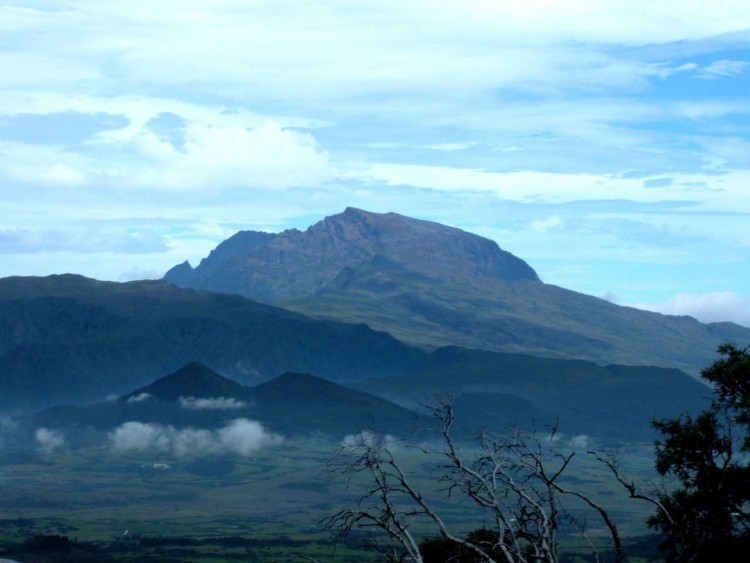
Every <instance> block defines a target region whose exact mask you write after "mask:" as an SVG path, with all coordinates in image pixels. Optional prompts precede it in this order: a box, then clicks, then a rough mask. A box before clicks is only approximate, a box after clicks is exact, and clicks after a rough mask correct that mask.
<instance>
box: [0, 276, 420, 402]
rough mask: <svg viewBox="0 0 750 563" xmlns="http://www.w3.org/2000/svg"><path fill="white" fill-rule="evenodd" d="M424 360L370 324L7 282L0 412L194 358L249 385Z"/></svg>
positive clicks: (108, 387) (222, 302) (112, 386)
mask: <svg viewBox="0 0 750 563" xmlns="http://www.w3.org/2000/svg"><path fill="white" fill-rule="evenodd" d="M422 356H423V353H421V352H419V351H417V350H415V349H413V348H410V347H409V346H407V345H405V344H402V343H401V342H399V341H397V340H396V339H394V338H393V337H391V336H390V335H387V334H385V333H382V332H375V331H373V330H371V329H369V328H368V327H366V326H365V325H352V324H345V323H337V322H331V321H321V320H313V319H310V318H308V317H305V316H303V315H300V314H297V313H292V312H290V311H286V310H284V309H280V308H277V307H271V306H268V305H262V304H259V303H254V302H252V301H249V300H247V299H244V298H242V297H239V296H236V295H226V294H219V293H209V292H200V291H195V290H191V289H180V288H176V287H174V286H171V285H169V284H165V283H163V282H158V281H143V282H129V283H113V282H101V281H96V280H92V279H87V278H84V277H81V276H75V275H61V276H50V277H46V278H27V277H12V278H4V279H0V388H2V390H3V392H2V393H0V409H5V410H22V409H27V410H28V409H30V408H40V407H44V406H50V405H54V404H60V403H63V402H73V403H77V404H81V403H85V402H91V401H94V400H98V399H102V398H104V397H106V396H107V395H108V394H111V393H124V392H128V391H131V390H132V389H134V388H135V387H137V386H140V385H144V384H147V383H150V382H151V381H153V380H154V379H156V378H157V377H160V376H162V375H164V374H165V373H169V372H171V371H174V370H176V369H178V368H179V367H181V366H183V365H184V364H186V363H187V362H190V361H193V360H197V361H200V362H203V363H205V364H206V365H209V366H211V367H212V368H214V369H217V370H218V371H220V372H221V373H222V374H225V375H227V376H230V377H233V378H235V379H237V380H239V381H241V382H242V383H257V382H261V381H264V380H268V379H270V378H272V377H275V376H277V375H279V374H281V373H284V372H286V371H295V372H309V373H314V374H316V375H319V376H323V377H327V378H329V379H332V380H338V381H346V380H349V379H359V378H363V377H367V376H372V375H387V374H389V373H393V371H392V370H393V369H394V367H397V366H401V365H405V364H407V363H409V362H410V361H413V360H414V359H415V358H420V357H422Z"/></svg>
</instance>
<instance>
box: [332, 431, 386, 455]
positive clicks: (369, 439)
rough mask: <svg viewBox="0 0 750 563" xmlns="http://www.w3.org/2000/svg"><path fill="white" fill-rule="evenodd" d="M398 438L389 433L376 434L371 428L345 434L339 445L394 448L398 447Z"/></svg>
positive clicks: (355, 447) (346, 446)
mask: <svg viewBox="0 0 750 563" xmlns="http://www.w3.org/2000/svg"><path fill="white" fill-rule="evenodd" d="M398 445H399V440H398V438H396V437H394V436H391V435H390V434H385V435H383V434H378V433H377V432H373V431H372V430H363V431H362V432H360V433H359V434H347V435H346V436H344V439H343V440H341V446H342V447H344V448H353V449H357V448H386V449H389V450H394V449H396V448H397V447H398Z"/></svg>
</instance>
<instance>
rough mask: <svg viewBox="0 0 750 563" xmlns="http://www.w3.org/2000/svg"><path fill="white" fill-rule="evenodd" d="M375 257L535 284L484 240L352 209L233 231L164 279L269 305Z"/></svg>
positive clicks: (434, 273)
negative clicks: (279, 227)
mask: <svg viewBox="0 0 750 563" xmlns="http://www.w3.org/2000/svg"><path fill="white" fill-rule="evenodd" d="M376 258H384V259H387V260H388V261H389V262H392V263H396V264H400V265H402V266H403V267H405V268H408V269H409V270H412V271H415V272H419V273H423V274H427V275H429V276H431V277H445V276H448V277H455V276H457V275H458V276H470V277H472V276H487V277H491V278H495V279H500V280H505V281H516V280H531V281H539V278H538V276H537V275H536V272H534V270H533V269H532V268H531V267H530V266H529V265H528V264H526V263H525V262H524V261H523V260H521V259H519V258H516V257H515V256H513V255H512V254H510V253H509V252H505V251H503V250H501V249H500V247H498V245H497V244H496V243H494V242H493V241H491V240H488V239H485V238H482V237H479V236H477V235H473V234H471V233H467V232H465V231H461V230H459V229H455V228H452V227H446V226H444V225H440V224H438V223H432V222H429V221H420V220H417V219H411V218H409V217H404V216H403V215H398V214H396V213H386V214H379V213H370V212H367V211H362V210H360V209H354V208H347V209H346V210H345V211H344V212H343V213H340V214H338V215H333V216H331V217H327V218H326V219H324V220H323V221H320V222H319V223H316V224H315V225H313V226H311V227H310V228H309V229H307V230H306V231H304V232H302V231H298V230H296V229H293V230H288V231H284V232H283V233H280V234H278V235H269V234H266V233H255V232H250V231H246V232H241V233H237V234H236V235H234V236H233V237H231V238H230V239H228V240H226V241H225V242H223V243H221V244H220V245H219V246H218V247H217V248H216V249H215V250H214V251H213V252H212V253H211V255H209V257H208V258H206V259H204V260H203V261H201V263H200V265H199V266H198V267H197V268H195V269H192V268H189V265H187V264H181V265H179V266H176V267H175V268H173V269H172V270H170V271H169V272H167V274H166V275H165V277H164V279H165V280H166V281H169V282H171V283H174V284H175V285H178V286H183V287H193V288H198V289H210V290H214V291H223V292H230V293H238V294H240V295H244V296H246V297H250V298H252V299H256V300H259V301H264V302H275V301H278V300H280V299H286V298H296V297H303V296H306V295H311V294H314V293H315V292H317V291H319V290H321V289H323V288H324V287H325V286H326V285H328V284H329V283H330V282H332V281H333V280H334V279H335V278H336V277H337V276H338V275H339V274H340V273H341V272H342V270H344V269H346V268H352V267H356V266H358V265H360V264H365V263H367V262H370V261H372V260H373V259H376Z"/></svg>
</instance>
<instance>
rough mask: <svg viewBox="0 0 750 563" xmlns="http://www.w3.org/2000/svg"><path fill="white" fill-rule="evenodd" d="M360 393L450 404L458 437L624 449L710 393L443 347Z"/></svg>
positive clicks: (632, 372)
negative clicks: (534, 437) (602, 442)
mask: <svg viewBox="0 0 750 563" xmlns="http://www.w3.org/2000/svg"><path fill="white" fill-rule="evenodd" d="M359 387H360V388H362V389H364V390H366V391H368V392H370V393H373V394H376V395H380V396H382V397H384V398H387V399H390V400H393V401H395V402H397V403H399V404H402V405H404V406H408V407H412V408H416V406H417V405H420V404H430V403H432V404H434V403H435V402H436V401H439V400H445V399H448V400H453V401H454V402H455V404H456V424H457V425H458V427H459V428H460V429H461V431H462V432H465V433H472V432H473V433H474V434H475V435H476V433H477V432H478V430H479V429H481V428H489V429H492V430H496V431H501V430H508V429H509V428H510V427H511V426H514V425H518V426H520V427H522V428H524V429H527V430H528V429H537V430H540V431H544V430H548V429H549V428H550V427H551V426H554V425H558V426H559V429H560V431H562V432H565V433H568V434H585V435H588V436H593V437H599V438H615V439H619V440H626V441H640V440H650V439H652V438H653V437H654V436H655V433H654V431H653V430H652V429H651V428H650V425H649V423H650V421H651V420H653V419H654V418H663V417H669V416H677V415H679V414H682V413H683V412H697V411H699V410H700V409H702V408H704V407H705V405H706V404H707V403H708V400H709V396H710V389H709V388H708V387H706V386H705V385H703V384H702V383H699V382H698V381H696V380H694V379H692V378H690V377H689V376H687V375H686V374H685V373H683V372H681V371H679V370H676V369H667V368H658V367H638V366H636V367H629V366H617V365H610V366H606V367H602V366H598V365H596V364H593V363H591V362H585V361H580V360H556V359H548V358H537V357H533V356H527V355H520V354H501V353H493V352H487V351H481V350H469V349H463V348H457V347H447V348H442V349H439V350H436V351H435V352H433V353H432V354H430V356H429V357H428V358H427V359H426V360H425V361H423V362H422V363H421V364H420V365H419V367H418V368H417V369H415V370H413V371H406V372H403V373H399V374H397V375H395V376H391V377H387V378H381V379H371V380H368V381H365V382H362V383H360V384H359Z"/></svg>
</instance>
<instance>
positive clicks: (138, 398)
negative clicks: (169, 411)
mask: <svg viewBox="0 0 750 563" xmlns="http://www.w3.org/2000/svg"><path fill="white" fill-rule="evenodd" d="M150 398H151V394H150V393H138V394H137V395H133V396H132V397H128V401H127V402H128V404H129V405H130V404H133V403H142V402H143V401H147V400H149V399H150Z"/></svg>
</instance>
